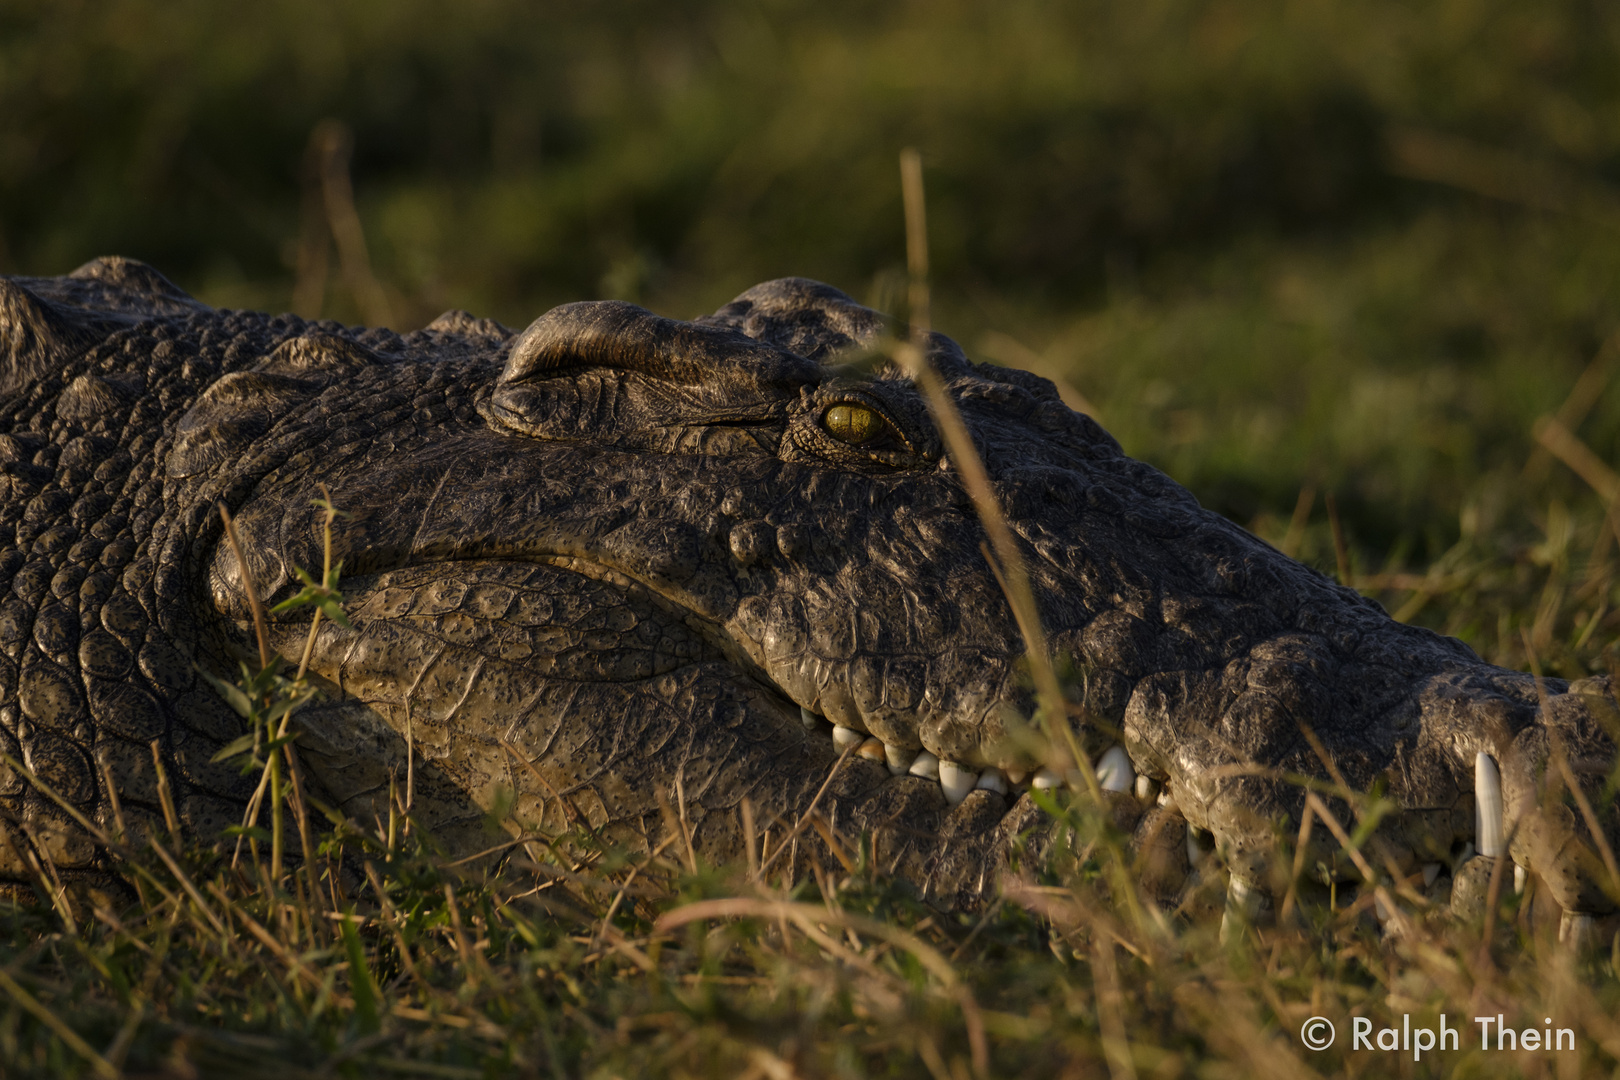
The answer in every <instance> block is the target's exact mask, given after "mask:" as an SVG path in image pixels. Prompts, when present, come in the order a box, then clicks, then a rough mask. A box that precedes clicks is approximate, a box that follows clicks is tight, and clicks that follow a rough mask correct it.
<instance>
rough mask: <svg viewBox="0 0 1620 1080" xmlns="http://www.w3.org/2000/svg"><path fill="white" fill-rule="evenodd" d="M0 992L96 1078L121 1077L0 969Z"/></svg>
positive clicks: (89, 1046) (107, 1062) (58, 1018)
mask: <svg viewBox="0 0 1620 1080" xmlns="http://www.w3.org/2000/svg"><path fill="white" fill-rule="evenodd" d="M0 990H4V991H5V992H6V993H7V994H9V995H10V996H11V1000H13V1001H15V1002H16V1003H17V1004H18V1005H19V1006H21V1007H22V1008H23V1009H24V1010H26V1011H27V1012H28V1013H30V1014H31V1015H32V1016H33V1017H34V1018H35V1019H37V1020H38V1021H39V1022H40V1023H42V1024H44V1025H45V1026H46V1027H48V1028H50V1029H51V1031H52V1033H53V1034H55V1035H56V1037H57V1038H58V1039H61V1040H62V1043H63V1045H64V1046H66V1047H67V1048H68V1049H69V1050H71V1051H73V1052H74V1053H75V1054H77V1055H78V1056H79V1057H81V1058H83V1059H84V1060H85V1061H86V1062H87V1063H88V1064H89V1066H90V1069H91V1071H92V1072H94V1073H95V1074H96V1075H97V1076H102V1077H108V1078H116V1077H118V1076H119V1075H121V1073H120V1071H119V1070H118V1069H117V1068H115V1067H114V1066H113V1063H112V1062H110V1061H108V1060H107V1059H106V1058H104V1057H102V1056H101V1055H100V1054H99V1053H97V1052H96V1049H95V1047H93V1046H91V1045H90V1044H89V1043H87V1042H85V1041H84V1039H82V1038H81V1037H80V1036H79V1033H78V1032H76V1031H74V1030H73V1029H72V1028H70V1027H68V1025H67V1024H65V1023H63V1022H62V1019H61V1017H59V1016H57V1015H56V1014H55V1013H53V1012H52V1011H51V1010H50V1009H48V1008H46V1007H45V1005H44V1004H43V1003H42V1002H40V1000H39V999H38V998H36V997H34V995H32V994H30V993H29V992H28V991H27V990H26V989H24V988H23V986H22V984H21V983H19V982H17V980H16V979H13V978H12V977H11V976H10V974H8V973H7V972H6V970H5V968H0Z"/></svg>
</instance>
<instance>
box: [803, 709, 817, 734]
mask: <svg viewBox="0 0 1620 1080" xmlns="http://www.w3.org/2000/svg"><path fill="white" fill-rule="evenodd" d="M799 723H801V724H803V725H804V730H806V731H816V730H818V729H820V727H821V717H819V716H817V715H816V714H815V713H813V712H811V711H810V710H809V709H807V708H805V707H804V706H803V705H800V706H799Z"/></svg>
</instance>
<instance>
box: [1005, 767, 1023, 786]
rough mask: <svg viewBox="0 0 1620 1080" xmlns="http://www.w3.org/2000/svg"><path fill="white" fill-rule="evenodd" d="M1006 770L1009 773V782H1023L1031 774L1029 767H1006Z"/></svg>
mask: <svg viewBox="0 0 1620 1080" xmlns="http://www.w3.org/2000/svg"><path fill="white" fill-rule="evenodd" d="M1004 771H1005V772H1006V774H1007V782H1008V783H1009V784H1022V783H1023V782H1024V780H1025V779H1026V778H1028V776H1029V770H1027V769H1006V770H1004Z"/></svg>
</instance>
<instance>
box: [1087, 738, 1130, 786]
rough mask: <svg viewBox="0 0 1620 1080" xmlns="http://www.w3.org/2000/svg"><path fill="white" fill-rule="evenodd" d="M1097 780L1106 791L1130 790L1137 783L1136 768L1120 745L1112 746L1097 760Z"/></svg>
mask: <svg viewBox="0 0 1620 1080" xmlns="http://www.w3.org/2000/svg"><path fill="white" fill-rule="evenodd" d="M1097 782H1098V783H1099V784H1101V785H1102V789H1103V790H1104V791H1129V790H1131V787H1132V786H1133V785H1134V784H1135V783H1136V770H1135V769H1133V768H1131V759H1130V757H1129V756H1128V755H1127V754H1126V753H1125V749H1124V748H1123V747H1120V746H1110V747H1109V748H1108V749H1107V750H1105V751H1104V752H1103V756H1102V757H1101V758H1100V759H1099V760H1098V761H1097Z"/></svg>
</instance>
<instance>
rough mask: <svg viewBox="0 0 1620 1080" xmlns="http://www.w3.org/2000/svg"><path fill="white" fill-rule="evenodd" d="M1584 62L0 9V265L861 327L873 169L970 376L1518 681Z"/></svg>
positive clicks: (1540, 45)
mask: <svg viewBox="0 0 1620 1080" xmlns="http://www.w3.org/2000/svg"><path fill="white" fill-rule="evenodd" d="M1617 53H1620V7H1617V6H1616V5H1614V4H1612V3H1604V2H1601V0H1542V2H1540V3H1537V4H1525V3H1522V2H1513V0H1435V2H1429V3H1412V2H1411V0H1357V2H1354V3H1352V2H1348V0H1320V2H1313V0H1065V2H1062V3H1058V2H1046V0H998V2H997V3H994V4H988V3H982V2H977V3H970V2H964V0H928V2H927V3H922V2H912V3H872V2H869V0H868V2H862V3H851V2H848V0H816V2H814V3H811V2H806V0H764V2H759V3H749V2H719V0H662V2H658V3H651V2H641V0H581V2H577V3H570V4H562V3H523V2H519V0H461V2H458V3H456V4H444V3H430V2H425V0H388V2H386V3H384V2H377V0H352V2H346V3H336V4H334V3H331V2H329V0H320V2H317V0H263V2H261V3H257V4H250V5H236V4H231V5H226V4H219V3H213V2H206V0H0V272H8V273H27V274H55V273H62V272H65V271H67V270H69V269H71V268H72V267H74V266H75V265H77V264H78V263H80V262H82V261H84V260H85V259H87V258H90V257H92V256H95V255H99V254H108V253H119V254H125V255H130V256H134V257H137V258H141V259H144V260H147V261H149V262H151V263H154V264H155V265H157V266H158V267H159V268H160V269H162V270H164V271H165V272H166V273H167V274H169V275H170V276H171V277H172V278H174V279H175V280H176V281H177V282H178V283H179V284H181V285H182V286H184V287H185V288H187V289H188V290H190V291H191V292H193V293H195V294H196V295H198V296H200V297H202V298H203V299H205V300H208V301H209V302H211V303H214V304H216V305H222V306H233V307H247V306H251V307H256V308H268V309H273V310H284V309H289V308H291V309H294V310H298V311H300V313H302V314H306V315H317V314H318V315H323V316H326V317H335V318H339V319H343V320H346V321H354V322H358V321H371V322H376V321H384V322H389V323H391V324H392V325H394V326H396V327H397V328H400V329H409V328H412V327H414V326H418V325H421V324H422V323H424V322H426V321H427V320H428V319H431V318H432V317H433V316H434V315H435V314H437V313H438V312H440V311H442V310H444V309H447V308H451V307H462V308H467V309H469V310H471V311H473V312H475V313H477V314H480V315H491V316H494V317H497V318H499V319H501V320H503V321H504V322H506V323H508V324H510V325H513V326H522V325H524V324H526V323H527V322H528V321H529V320H530V319H531V318H533V317H534V316H535V315H537V314H539V313H540V312H541V311H543V310H545V309H546V308H547V307H549V306H550V305H552V304H555V303H558V302H562V301H567V300H576V299H583V298H590V297H620V298H625V299H630V300H635V301H637V302H639V303H642V304H645V305H647V306H649V307H652V308H654V309H656V310H659V311H661V312H664V313H666V314H670V315H676V316H692V315H695V314H699V313H701V312H705V311H709V310H712V309H714V308H715V307H716V306H718V305H720V304H721V303H723V302H725V301H726V300H727V299H729V298H730V297H731V296H733V295H734V294H736V293H737V292H739V291H740V290H742V289H743V288H745V287H747V286H748V285H750V284H752V283H754V282H756V281H758V280H761V279H765V278H769V277H775V276H780V275H785V274H802V275H807V276H811V277H816V278H820V279H823V280H826V281H829V282H831V283H833V284H836V285H838V286H840V287H841V288H844V289H845V290H846V291H849V292H851V293H852V294H854V295H856V296H857V297H858V298H860V299H862V300H865V301H866V302H868V303H872V304H874V305H877V306H882V307H886V308H890V309H894V308H895V307H897V306H899V304H900V302H901V299H902V293H903V272H904V241H903V223H902V214H901V207H900V186H899V182H898V170H897V165H896V159H897V154H898V151H899V150H900V149H901V148H902V147H904V146H916V147H918V148H919V149H920V150H921V152H922V154H923V156H924V161H925V165H926V170H927V174H926V175H927V183H928V189H929V199H930V204H929V209H930V228H931V242H932V254H933V270H934V277H935V287H936V302H935V312H936V315H935V321H936V323H937V324H938V325H940V326H941V327H942V328H943V329H945V330H946V331H947V332H949V333H952V334H953V335H955V336H957V337H958V338H959V339H960V340H962V342H963V343H964V344H965V345H966V346H967V348H968V349H969V352H970V353H971V354H973V355H975V356H976V357H978V358H981V359H992V360H995V361H998V362H1003V363H1011V364H1016V365H1019V366H1026V367H1032V368H1035V369H1037V370H1041V371H1042V372H1043V373H1046V374H1051V375H1055V376H1059V377H1061V378H1063V379H1064V380H1065V381H1066V382H1067V383H1068V385H1069V386H1070V387H1071V388H1072V389H1073V390H1074V391H1075V392H1076V393H1078V394H1080V395H1082V396H1083V397H1084V399H1085V400H1087V401H1088V402H1090V403H1091V404H1092V406H1093V407H1094V408H1095V410H1096V411H1097V412H1098V414H1099V415H1100V417H1101V419H1102V421H1103V423H1104V424H1105V425H1106V426H1107V427H1109V428H1110V430H1112V431H1113V432H1114V433H1115V434H1116V435H1117V436H1119V437H1120V439H1121V441H1122V442H1123V443H1124V445H1125V447H1126V449H1127V450H1129V451H1130V452H1131V453H1133V454H1135V455H1137V456H1140V457H1144V458H1146V459H1148V460H1150V461H1153V462H1154V463H1156V464H1158V465H1160V466H1161V467H1163V468H1165V469H1166V470H1167V471H1169V472H1170V473H1171V474H1172V475H1174V476H1175V477H1176V478H1177V479H1179V480H1181V481H1182V482H1183V483H1185V484H1187V485H1189V486H1190V487H1192V488H1193V489H1194V491H1195V492H1196V493H1197V494H1198V495H1199V497H1200V498H1202V499H1203V500H1204V501H1205V502H1206V503H1207V504H1209V505H1212V506H1214V507H1215V508H1217V509H1220V510H1221V511H1223V512H1225V513H1227V514H1229V515H1230V516H1232V517H1234V518H1235V519H1236V520H1238V521H1239V522H1242V523H1244V524H1247V525H1249V526H1250V527H1251V528H1253V529H1255V530H1256V531H1257V532H1259V533H1260V534H1261V535H1263V536H1266V537H1267V538H1268V539H1271V540H1272V541H1273V542H1275V543H1279V544H1281V545H1283V546H1285V547H1286V548H1287V549H1289V550H1291V551H1294V552H1297V553H1299V554H1300V555H1302V556H1303V557H1305V558H1307V559H1309V560H1312V561H1315V562H1316V563H1317V564H1318V565H1322V566H1324V567H1325V568H1329V569H1330V570H1331V569H1335V568H1336V567H1338V566H1340V564H1341V563H1342V564H1343V566H1344V567H1346V568H1348V570H1349V572H1350V573H1351V574H1352V575H1354V576H1356V577H1357V578H1358V580H1359V581H1360V582H1361V583H1362V584H1363V587H1364V588H1366V589H1368V591H1371V592H1374V593H1375V594H1378V595H1380V598H1381V599H1383V600H1384V601H1385V603H1386V604H1387V605H1388V606H1390V607H1391V609H1392V610H1398V611H1400V612H1401V614H1402V615H1403V617H1409V618H1418V619H1420V620H1426V621H1429V622H1431V623H1433V624H1434V625H1437V626H1442V627H1444V628H1446V629H1448V630H1450V631H1451V632H1453V633H1459V634H1461V635H1462V636H1464V637H1465V638H1467V639H1468V640H1469V641H1470V643H1472V644H1474V645H1475V646H1476V648H1480V649H1481V651H1483V652H1485V653H1486V654H1487V655H1488V656H1491V657H1493V658H1495V659H1499V660H1502V661H1504V662H1523V660H1524V657H1523V656H1522V655H1521V654H1519V653H1516V651H1515V650H1518V649H1519V648H1520V644H1519V643H1520V642H1522V640H1523V635H1522V634H1521V633H1519V632H1518V630H1519V629H1520V625H1521V624H1524V626H1526V627H1528V626H1530V625H1531V624H1533V623H1535V620H1536V619H1538V618H1539V619H1542V621H1543V622H1546V623H1547V625H1546V626H1544V627H1543V626H1539V624H1538V625H1537V628H1536V632H1537V633H1538V634H1541V635H1542V637H1543V638H1544V639H1545V640H1543V641H1542V645H1543V646H1544V647H1545V648H1546V649H1548V650H1550V651H1554V652H1556V648H1554V644H1555V643H1554V642H1553V640H1552V639H1553V638H1557V637H1559V635H1560V634H1562V635H1563V637H1568V638H1571V639H1573V637H1574V636H1576V635H1578V634H1579V633H1580V631H1581V628H1582V627H1583V626H1585V627H1586V630H1585V633H1586V635H1587V637H1586V639H1583V641H1584V643H1585V644H1590V638H1591V635H1592V628H1593V627H1597V626H1599V624H1600V622H1602V620H1604V619H1605V618H1607V616H1605V614H1604V613H1605V612H1606V611H1607V608H1608V606H1609V601H1608V595H1609V591H1610V590H1609V586H1608V583H1607V579H1605V581H1604V585H1603V588H1602V589H1600V590H1596V591H1594V590H1592V589H1590V588H1587V590H1586V593H1585V594H1583V595H1584V596H1585V597H1586V598H1585V599H1584V600H1582V599H1580V598H1579V597H1576V598H1575V599H1570V598H1569V596H1566V595H1565V594H1566V593H1568V594H1570V595H1573V594H1574V593H1575V592H1578V591H1579V590H1578V589H1576V588H1575V586H1574V585H1571V584H1570V582H1571V581H1574V580H1575V579H1574V578H1571V577H1570V574H1572V573H1574V571H1573V570H1571V569H1570V563H1571V560H1572V558H1573V555H1572V553H1575V552H1579V551H1582V550H1587V549H1591V548H1592V547H1593V545H1594V544H1597V543H1598V540H1597V539H1596V538H1597V537H1599V536H1600V531H1599V530H1600V528H1601V524H1600V523H1601V521H1602V514H1601V512H1598V511H1595V510H1594V509H1593V508H1594V507H1595V506H1596V505H1597V503H1596V499H1595V497H1594V496H1593V495H1592V494H1591V493H1590V491H1589V490H1588V489H1587V488H1586V487H1585V486H1584V485H1583V484H1582V482H1581V481H1580V480H1578V479H1576V478H1575V477H1574V475H1573V474H1572V473H1570V472H1569V471H1568V470H1567V469H1565V468H1564V467H1563V466H1562V465H1559V464H1557V463H1556V462H1552V461H1550V460H1549V459H1547V458H1546V456H1545V455H1544V454H1543V455H1541V456H1540V460H1538V461H1535V462H1531V458H1532V456H1533V447H1534V445H1535V444H1534V441H1533V440H1532V437H1531V429H1532V424H1533V422H1534V420H1535V418H1536V417H1538V416H1540V415H1542V414H1545V413H1549V412H1551V411H1553V410H1555V409H1557V408H1558V407H1559V406H1560V404H1561V403H1563V402H1565V400H1566V397H1567V396H1568V395H1569V394H1570V392H1571V388H1572V387H1573V386H1574V385H1575V384H1576V382H1577V379H1578V378H1579V377H1580V375H1581V373H1582V372H1583V371H1587V372H1588V376H1589V377H1588V379H1587V380H1586V390H1587V392H1586V393H1584V395H1582V396H1580V397H1579V400H1578V401H1577V402H1575V403H1573V404H1572V406H1571V409H1570V410H1568V411H1566V413H1565V415H1566V417H1567V418H1568V419H1570V420H1571V423H1572V424H1574V425H1576V429H1577V432H1578V434H1579V436H1580V437H1581V438H1582V439H1583V440H1584V441H1585V442H1586V443H1587V445H1589V446H1590V447H1592V448H1593V449H1594V450H1595V451H1596V452H1597V454H1598V455H1599V456H1600V457H1601V458H1603V459H1606V460H1609V461H1613V460H1614V459H1615V456H1616V454H1617V452H1620V392H1616V391H1613V390H1610V388H1609V379H1608V372H1609V369H1610V368H1611V367H1613V366H1615V365H1616V363H1617V362H1620V356H1617V355H1616V352H1617V351H1620V350H1616V348H1615V346H1616V344H1620V342H1616V343H1611V344H1610V346H1609V347H1608V348H1607V350H1606V349H1605V347H1604V342H1605V341H1607V340H1609V338H1610V335H1611V334H1613V333H1614V331H1615V329H1616V327H1617V325H1620V319H1617V316H1620V188H1617V186H1616V184H1617V183H1620V56H1617ZM1583 410H1584V411H1583ZM1527 462H1531V464H1530V466H1529V468H1527V467H1526V466H1527ZM1328 495H1334V496H1336V504H1335V505H1336V512H1337V515H1338V517H1339V518H1340V520H1341V523H1342V526H1343V529H1342V535H1343V537H1344V539H1345V543H1344V545H1343V556H1342V558H1341V557H1340V554H1339V553H1337V552H1336V551H1335V545H1334V542H1333V538H1332V532H1331V530H1330V528H1329V521H1328V518H1327V517H1326V516H1325V512H1324V507H1325V506H1326V505H1327V499H1326V497H1327V496H1328ZM1570 508H1573V511H1571V510H1570ZM1583 508H1584V509H1583ZM1583 514H1584V516H1583ZM1603 542H1604V543H1607V542H1608V541H1607V540H1604V541H1603ZM1425 566H1429V567H1434V566H1439V567H1441V569H1440V570H1439V571H1432V570H1431V572H1430V575H1429V578H1428V579H1425V580H1428V581H1430V583H1431V584H1433V585H1434V586H1435V587H1434V588H1431V589H1429V590H1428V592H1427V593H1426V592H1425V591H1424V588H1423V587H1419V586H1415V585H1414V584H1413V575H1412V574H1411V573H1410V572H1408V571H1409V570H1410V568H1413V567H1416V568H1422V567H1425ZM1486 566H1489V567H1491V568H1492V569H1490V570H1489V571H1488V572H1487V571H1486V570H1482V569H1480V568H1481V567H1486ZM1470 567H1472V568H1473V569H1470ZM1403 573H1404V574H1405V575H1406V576H1405V577H1404V578H1403V577H1402V576H1401V575H1402V574H1403ZM1437 573H1438V574H1439V575H1440V576H1438V577H1436V576H1435V575H1436V574H1437ZM1379 575H1382V577H1380V576H1379ZM1447 575H1449V576H1447ZM1492 575H1494V576H1492ZM1549 575H1551V576H1550V577H1549ZM1577 577H1578V575H1577ZM1588 578H1589V580H1588V581H1587V582H1586V585H1587V586H1590V585H1591V584H1592V582H1591V580H1590V575H1588ZM1554 579H1556V582H1554ZM1549 582H1554V583H1556V584H1557V588H1558V589H1559V590H1562V591H1560V592H1559V593H1558V596H1557V597H1556V598H1553V599H1551V600H1549V599H1548V593H1547V590H1550V589H1552V588H1553V584H1549ZM1403 583H1404V584H1403ZM1380 590H1382V591H1380ZM1469 590H1473V591H1472V592H1470V591H1469ZM1492 590H1495V592H1493V591H1492ZM1503 590H1506V591H1505V592H1504V591H1503ZM1514 590H1517V592H1514ZM1537 590H1540V592H1539V593H1538V592H1537ZM1509 593H1512V594H1513V595H1512V596H1511V597H1509V596H1508V594H1509ZM1600 593H1601V596H1600V595H1599V594H1600ZM1498 595H1499V596H1501V597H1507V599H1502V600H1501V602H1500V603H1497V601H1494V600H1492V599H1491V597H1492V596H1498ZM1538 596H1539V597H1540V599H1539V600H1538V599H1537V597H1538ZM1431 597H1438V599H1434V600H1433V602H1431ZM1538 604H1539V605H1540V606H1539V607H1538V606H1537V605H1538ZM1549 604H1551V608H1552V609H1553V613H1552V614H1551V615H1548V614H1547V610H1548V605H1549ZM1583 604H1584V605H1585V606H1584V607H1583V606H1582V605H1583ZM1497 607H1500V608H1501V610H1500V611H1498V610H1496V608H1497ZM1510 607H1511V608H1512V609H1513V610H1512V611H1511V612H1509V611H1508V608H1510ZM1566 609H1567V610H1566ZM1577 609H1579V610H1577ZM1559 620H1563V621H1564V622H1567V623H1568V625H1569V632H1568V633H1567V634H1564V633H1563V631H1557V632H1556V633H1555V631H1556V630H1557V627H1556V626H1555V625H1554V624H1555V623H1558V622H1559ZM1588 623H1590V625H1587V624H1588ZM1602 625H1603V626H1604V627H1607V623H1606V622H1602ZM1543 631H1544V632H1543ZM1585 655H1588V656H1590V655H1591V650H1590V649H1587V650H1586V654H1585ZM1582 663H1586V661H1582Z"/></svg>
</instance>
